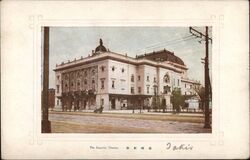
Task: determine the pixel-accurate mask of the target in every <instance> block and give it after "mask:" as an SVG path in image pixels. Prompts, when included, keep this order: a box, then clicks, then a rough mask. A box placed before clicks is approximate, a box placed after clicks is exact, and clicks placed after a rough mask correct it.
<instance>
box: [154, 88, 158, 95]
mask: <svg viewBox="0 0 250 160" xmlns="http://www.w3.org/2000/svg"><path fill="white" fill-rule="evenodd" d="M154 94H155V95H156V94H157V87H156V86H154Z"/></svg>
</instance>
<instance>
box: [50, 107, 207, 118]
mask: <svg viewBox="0 0 250 160" xmlns="http://www.w3.org/2000/svg"><path fill="white" fill-rule="evenodd" d="M54 112H56V111H54ZM59 112H60V111H59ZM67 112H70V113H74V112H76V113H81V112H84V113H93V112H94V111H93V110H81V111H67ZM103 113H112V114H115V113H117V114H133V110H104V111H103ZM134 114H147V115H179V116H192V117H204V114H203V113H176V114H173V113H163V112H153V111H150V112H148V110H141V113H140V110H138V109H137V110H134Z"/></svg>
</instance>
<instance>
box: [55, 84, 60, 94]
mask: <svg viewBox="0 0 250 160" xmlns="http://www.w3.org/2000/svg"><path fill="white" fill-rule="evenodd" d="M59 87H60V86H59V85H56V92H57V93H59Z"/></svg>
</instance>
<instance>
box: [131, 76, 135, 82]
mask: <svg viewBox="0 0 250 160" xmlns="http://www.w3.org/2000/svg"><path fill="white" fill-rule="evenodd" d="M131 82H134V75H133V74H132V75H131Z"/></svg>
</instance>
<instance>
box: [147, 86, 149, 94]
mask: <svg viewBox="0 0 250 160" xmlns="http://www.w3.org/2000/svg"><path fill="white" fill-rule="evenodd" d="M147 94H149V86H147Z"/></svg>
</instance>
